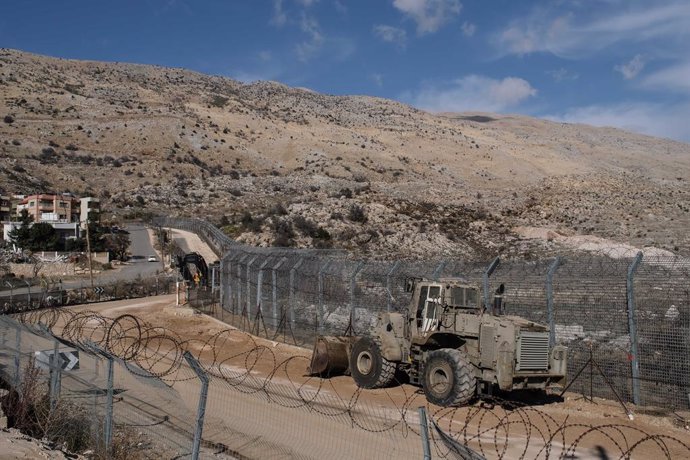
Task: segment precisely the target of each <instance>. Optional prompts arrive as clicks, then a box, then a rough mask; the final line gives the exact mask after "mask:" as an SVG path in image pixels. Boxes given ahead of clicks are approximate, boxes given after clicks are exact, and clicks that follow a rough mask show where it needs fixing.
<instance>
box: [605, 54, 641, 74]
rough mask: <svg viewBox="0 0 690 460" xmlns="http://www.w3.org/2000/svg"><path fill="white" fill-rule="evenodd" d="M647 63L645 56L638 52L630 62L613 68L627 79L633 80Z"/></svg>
mask: <svg viewBox="0 0 690 460" xmlns="http://www.w3.org/2000/svg"><path fill="white" fill-rule="evenodd" d="M646 64H647V62H646V61H645V58H644V56H642V55H641V54H637V55H636V56H635V57H634V58H632V59H631V60H630V61H629V62H627V63H625V64H620V65H617V66H615V67H614V68H613V69H614V70H615V71H616V72H620V73H621V74H622V75H623V78H625V79H626V80H632V79H633V78H635V77H636V76H637V74H639V73H640V72H642V69H644V66H645V65H646Z"/></svg>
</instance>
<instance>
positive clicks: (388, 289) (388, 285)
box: [386, 260, 400, 313]
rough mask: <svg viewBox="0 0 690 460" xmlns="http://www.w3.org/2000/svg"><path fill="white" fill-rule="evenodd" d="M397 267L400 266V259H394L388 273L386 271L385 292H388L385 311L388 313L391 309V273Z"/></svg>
mask: <svg viewBox="0 0 690 460" xmlns="http://www.w3.org/2000/svg"><path fill="white" fill-rule="evenodd" d="M398 267H400V261H399V260H396V261H395V263H394V264H393V266H392V267H391V269H390V270H388V273H386V292H387V293H388V300H387V301H386V311H387V312H388V313H390V311H391V310H392V309H393V294H391V278H392V277H393V273H395V272H396V270H397V269H398Z"/></svg>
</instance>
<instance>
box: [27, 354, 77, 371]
mask: <svg viewBox="0 0 690 460" xmlns="http://www.w3.org/2000/svg"><path fill="white" fill-rule="evenodd" d="M34 355H35V356H34V357H35V360H36V366H37V367H38V368H39V369H45V370H50V369H51V364H50V361H51V357H52V356H53V350H44V351H36V352H34ZM58 365H59V366H60V369H62V370H63V371H76V370H77V369H79V351H77V350H59V351H58Z"/></svg>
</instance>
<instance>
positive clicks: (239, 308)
mask: <svg viewBox="0 0 690 460" xmlns="http://www.w3.org/2000/svg"><path fill="white" fill-rule="evenodd" d="M247 257H248V255H246V254H245V255H243V256H242V257H240V259H239V260H238V261H237V289H235V291H237V292H236V296H237V311H235V305H233V307H232V308H233V313H239V312H241V311H242V262H244V259H246V258H247Z"/></svg>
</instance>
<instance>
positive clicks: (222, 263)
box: [211, 257, 225, 318]
mask: <svg viewBox="0 0 690 460" xmlns="http://www.w3.org/2000/svg"><path fill="white" fill-rule="evenodd" d="M224 270H225V257H221V259H220V273H219V276H218V284H219V287H218V290H219V291H220V295H219V296H218V303H220V312H221V313H220V314H221V318H222V316H223V294H225V289H224V287H223V272H224ZM214 282H215V279H214ZM211 294H213V288H211Z"/></svg>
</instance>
